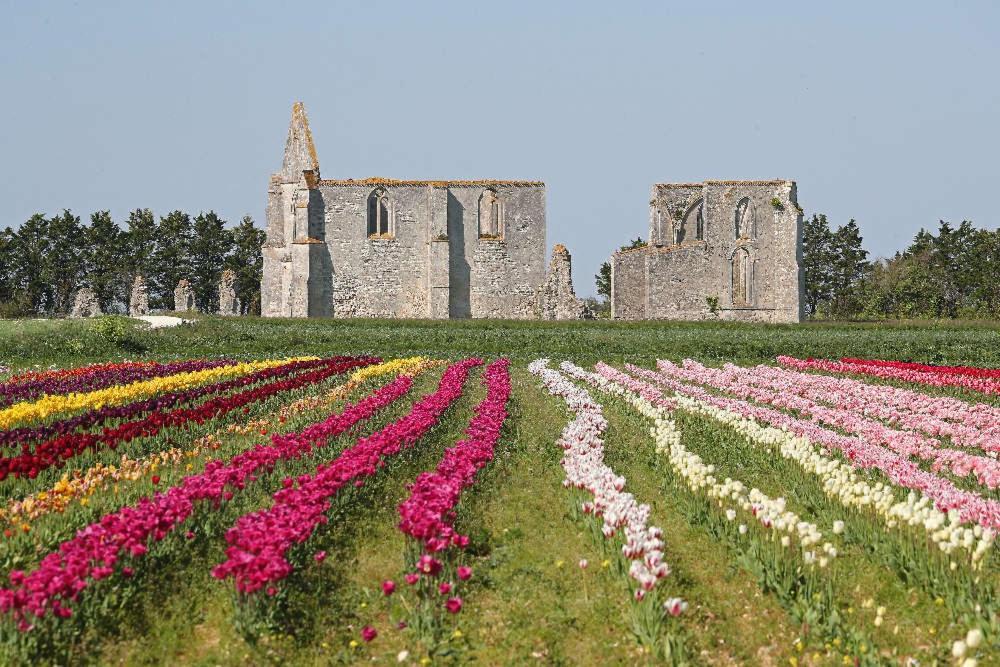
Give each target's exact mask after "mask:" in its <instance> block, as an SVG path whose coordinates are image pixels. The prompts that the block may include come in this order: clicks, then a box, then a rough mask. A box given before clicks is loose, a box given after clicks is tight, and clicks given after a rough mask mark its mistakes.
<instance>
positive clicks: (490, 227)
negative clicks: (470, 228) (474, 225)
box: [479, 190, 503, 239]
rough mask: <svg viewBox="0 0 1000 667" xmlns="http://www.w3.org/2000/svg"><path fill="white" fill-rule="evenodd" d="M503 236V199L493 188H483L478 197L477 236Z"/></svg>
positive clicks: (492, 237)
mask: <svg viewBox="0 0 1000 667" xmlns="http://www.w3.org/2000/svg"><path fill="white" fill-rule="evenodd" d="M501 237H503V201H501V199H500V197H499V195H497V193H496V191H495V190H484V191H483V194H482V196H481V197H480V198H479V238H482V239H499V238H501Z"/></svg>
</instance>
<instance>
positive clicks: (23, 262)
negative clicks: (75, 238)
mask: <svg viewBox="0 0 1000 667" xmlns="http://www.w3.org/2000/svg"><path fill="white" fill-rule="evenodd" d="M13 244H14V248H13V252H12V255H13V260H12V264H11V269H12V271H11V273H12V274H13V280H12V283H13V285H12V287H13V289H14V291H15V299H16V300H17V301H18V303H19V304H20V305H19V311H20V313H22V314H29V313H30V314H35V315H40V314H42V313H44V312H46V311H48V310H49V309H50V308H51V307H52V300H53V297H52V286H51V284H50V283H48V282H47V281H46V279H45V276H44V275H43V273H44V272H45V270H46V267H45V258H46V256H47V255H48V252H49V221H48V219H47V218H46V217H45V216H44V215H42V214H41V213H36V214H35V215H33V216H31V217H30V218H29V219H28V220H27V221H26V222H25V223H24V224H22V225H21V227H20V228H19V229H18V230H17V232H15V234H14V238H13Z"/></svg>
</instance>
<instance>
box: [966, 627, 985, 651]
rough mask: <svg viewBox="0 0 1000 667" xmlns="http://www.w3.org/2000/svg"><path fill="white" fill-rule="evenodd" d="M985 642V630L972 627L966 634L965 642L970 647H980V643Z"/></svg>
mask: <svg viewBox="0 0 1000 667" xmlns="http://www.w3.org/2000/svg"><path fill="white" fill-rule="evenodd" d="M982 643H983V631H982V630H980V629H979V628H972V629H971V630H969V633H968V634H967V635H965V644H966V646H968V647H969V648H979V645H980V644H982Z"/></svg>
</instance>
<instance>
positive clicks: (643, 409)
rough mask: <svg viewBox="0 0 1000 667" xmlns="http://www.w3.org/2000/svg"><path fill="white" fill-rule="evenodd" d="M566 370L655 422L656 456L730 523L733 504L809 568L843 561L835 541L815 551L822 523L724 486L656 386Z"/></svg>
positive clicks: (606, 369)
mask: <svg viewBox="0 0 1000 667" xmlns="http://www.w3.org/2000/svg"><path fill="white" fill-rule="evenodd" d="M562 368H563V370H565V371H566V372H567V373H568V374H569V375H570V376H571V377H575V378H577V379H580V380H583V381H585V382H588V383H589V384H591V385H593V386H595V387H598V388H599V389H601V390H603V391H605V392H608V393H611V394H614V395H616V396H620V397H621V398H623V399H624V400H625V401H626V402H627V403H629V404H630V405H631V406H632V407H633V408H635V409H636V411H637V412H639V414H641V415H642V416H644V417H646V418H647V419H649V420H650V421H651V422H653V424H654V428H653V429H652V431H651V433H652V435H653V439H654V442H655V446H656V451H657V452H659V453H660V454H663V455H665V456H666V457H667V460H668V461H669V463H670V466H671V468H672V469H673V471H674V473H675V474H677V475H678V476H679V477H680V478H681V479H682V480H684V483H685V484H686V485H687V487H688V489H689V490H690V491H692V492H693V493H699V492H700V493H704V494H705V495H706V496H708V497H709V498H711V499H712V500H714V501H715V502H717V503H718V504H719V506H720V507H721V508H723V509H724V510H725V514H726V519H727V520H729V521H734V520H735V519H736V511H735V510H734V509H732V507H730V506H729V505H730V503H732V504H734V505H736V506H737V507H740V508H741V509H742V510H743V511H744V512H746V513H747V514H749V515H751V516H752V517H753V518H754V519H755V520H756V521H757V522H759V523H760V524H761V525H762V526H763V527H764V528H766V529H770V530H772V531H773V532H772V535H773V536H775V537H776V538H778V539H779V540H780V542H781V545H782V546H783V547H788V546H790V544H791V537H796V538H797V540H798V543H799V545H800V547H801V548H802V557H803V560H804V561H805V562H806V564H812V563H818V564H819V565H820V567H826V565H827V563H828V562H829V561H830V559H832V558H835V557H836V556H837V549H836V548H835V547H834V545H833V544H831V543H830V542H824V543H823V544H822V545H821V546H820V548H819V553H818V554H817V550H816V549H814V548H813V547H814V546H815V545H819V544H820V542H822V541H823V533H821V532H820V530H819V527H818V526H817V525H816V524H814V523H810V522H808V521H805V520H804V519H802V518H801V517H800V516H799V515H797V514H796V513H795V512H792V511H791V510H788V509H787V508H786V501H785V499H784V498H780V497H779V498H771V497H769V496H768V495H766V494H765V493H763V492H762V491H760V490H759V489H756V488H753V489H747V487H746V485H745V484H743V482H741V481H739V480H734V479H732V478H729V477H727V478H726V479H725V480H723V481H721V482H720V481H719V480H718V479H717V478H716V477H715V474H714V473H715V466H712V465H709V464H706V463H705V462H704V461H703V460H702V458H701V457H700V456H698V455H697V454H695V453H694V452H691V451H689V450H688V449H687V448H686V447H684V446H683V445H682V444H681V436H680V431H678V430H677V426H676V424H675V423H674V422H673V420H672V419H670V416H669V415H670V413H671V412H672V411H673V410H674V409H676V407H677V403H676V402H675V401H671V400H670V399H666V398H663V396H662V395H661V393H660V392H659V391H658V390H657V389H655V388H654V387H651V386H650V385H648V384H647V383H645V382H641V381H639V380H636V379H635V378H633V377H631V376H629V375H627V374H625V373H622V372H621V371H618V370H616V369H614V368H612V367H611V366H608V365H607V364H603V363H599V364H597V366H596V367H595V368H596V370H597V371H598V372H597V373H589V372H587V371H586V370H584V369H582V368H580V367H579V366H575V365H573V364H570V363H569V362H564V363H563V364H562ZM779 536H780V537H779Z"/></svg>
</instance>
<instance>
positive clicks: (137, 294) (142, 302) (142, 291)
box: [128, 276, 149, 317]
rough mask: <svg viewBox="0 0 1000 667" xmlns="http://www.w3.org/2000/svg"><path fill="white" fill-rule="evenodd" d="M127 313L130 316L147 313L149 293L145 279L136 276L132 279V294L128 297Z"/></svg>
mask: <svg viewBox="0 0 1000 667" xmlns="http://www.w3.org/2000/svg"><path fill="white" fill-rule="evenodd" d="M128 314H129V315H131V316H132V317H140V316H142V315H149V293H148V291H147V289H146V279H145V278H143V277H142V276H136V277H135V280H133V281H132V294H130V295H129V298H128Z"/></svg>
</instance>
